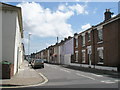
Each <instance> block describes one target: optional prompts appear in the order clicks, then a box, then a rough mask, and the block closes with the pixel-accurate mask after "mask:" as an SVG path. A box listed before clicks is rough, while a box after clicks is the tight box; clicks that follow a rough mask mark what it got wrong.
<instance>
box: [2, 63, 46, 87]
mask: <svg viewBox="0 0 120 90" xmlns="http://www.w3.org/2000/svg"><path fill="white" fill-rule="evenodd" d="M1 81H2V86H7V85H8V86H10V85H11V86H26V85H35V84H40V83H42V82H44V78H43V77H42V76H41V75H40V74H38V73H37V72H36V71H35V70H34V69H32V68H31V67H30V66H29V67H28V62H27V61H24V62H23V64H22V65H21V66H20V69H19V71H18V73H17V74H16V75H14V76H13V77H12V78H11V79H1V80H0V82H1Z"/></svg>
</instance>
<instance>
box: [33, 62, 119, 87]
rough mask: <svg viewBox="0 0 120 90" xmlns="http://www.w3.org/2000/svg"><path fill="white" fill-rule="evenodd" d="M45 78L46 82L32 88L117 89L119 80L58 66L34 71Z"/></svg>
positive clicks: (48, 66) (48, 65)
mask: <svg viewBox="0 0 120 90" xmlns="http://www.w3.org/2000/svg"><path fill="white" fill-rule="evenodd" d="M36 71H37V72H38V73H42V74H43V75H44V76H45V77H47V79H48V82H47V83H46V84H44V85H42V86H37V87H34V88H118V87H119V84H120V82H119V81H120V79H118V78H113V77H110V76H109V75H105V74H96V73H90V72H84V71H79V70H73V69H68V68H64V67H62V66H60V65H52V64H45V68H43V69H36Z"/></svg>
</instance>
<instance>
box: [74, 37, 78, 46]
mask: <svg viewBox="0 0 120 90" xmlns="http://www.w3.org/2000/svg"><path fill="white" fill-rule="evenodd" d="M75 40H76V47H78V39H75Z"/></svg>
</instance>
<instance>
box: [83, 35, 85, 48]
mask: <svg viewBox="0 0 120 90" xmlns="http://www.w3.org/2000/svg"><path fill="white" fill-rule="evenodd" d="M82 46H85V35H84V36H82Z"/></svg>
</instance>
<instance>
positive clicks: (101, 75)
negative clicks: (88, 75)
mask: <svg viewBox="0 0 120 90" xmlns="http://www.w3.org/2000/svg"><path fill="white" fill-rule="evenodd" d="M92 75H94V76H97V77H103V75H97V74H92Z"/></svg>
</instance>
